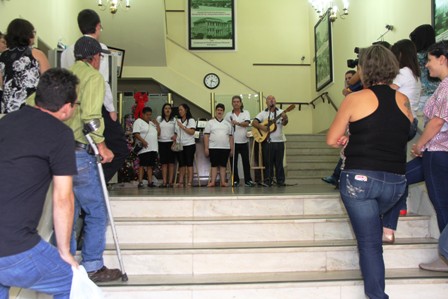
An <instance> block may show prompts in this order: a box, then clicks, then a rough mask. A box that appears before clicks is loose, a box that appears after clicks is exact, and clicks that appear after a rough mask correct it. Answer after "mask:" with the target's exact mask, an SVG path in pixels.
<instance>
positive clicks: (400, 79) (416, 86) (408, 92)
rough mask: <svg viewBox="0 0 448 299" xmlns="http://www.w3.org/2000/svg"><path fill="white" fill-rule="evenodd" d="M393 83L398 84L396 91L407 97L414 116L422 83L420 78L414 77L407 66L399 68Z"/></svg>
mask: <svg viewBox="0 0 448 299" xmlns="http://www.w3.org/2000/svg"><path fill="white" fill-rule="evenodd" d="M394 84H395V85H397V86H398V91H399V92H401V93H402V94H404V95H405V96H407V97H408V99H409V102H410V104H411V110H412V114H413V115H414V117H415V116H416V113H417V110H418V102H419V101H420V93H421V91H422V83H421V82H420V79H417V80H416V79H415V77H414V74H413V73H412V70H411V69H410V68H408V67H404V68H401V69H400V72H399V73H398V75H397V77H395V79H394Z"/></svg>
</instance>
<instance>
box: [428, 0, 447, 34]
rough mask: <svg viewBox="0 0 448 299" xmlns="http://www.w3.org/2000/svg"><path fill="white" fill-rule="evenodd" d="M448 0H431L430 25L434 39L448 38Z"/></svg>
mask: <svg viewBox="0 0 448 299" xmlns="http://www.w3.org/2000/svg"><path fill="white" fill-rule="evenodd" d="M447 19H448V0H432V26H433V27H434V31H435V32H436V41H441V40H446V39H448V22H447Z"/></svg>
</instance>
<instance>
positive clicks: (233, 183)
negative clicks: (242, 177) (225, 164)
mask: <svg viewBox="0 0 448 299" xmlns="http://www.w3.org/2000/svg"><path fill="white" fill-rule="evenodd" d="M232 121H233V117H232V116H230V122H231V123H232ZM232 129H233V132H232V135H233V156H232V167H231V168H230V169H231V170H232V176H231V180H230V181H231V184H232V190H233V188H234V187H235V186H234V185H235V131H236V126H235V125H234V124H232Z"/></svg>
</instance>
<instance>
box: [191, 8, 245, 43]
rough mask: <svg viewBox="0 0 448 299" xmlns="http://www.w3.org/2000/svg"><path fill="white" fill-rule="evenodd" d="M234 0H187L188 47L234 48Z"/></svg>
mask: <svg viewBox="0 0 448 299" xmlns="http://www.w3.org/2000/svg"><path fill="white" fill-rule="evenodd" d="M235 1H236V0H219V1H216V0H188V49H190V50H234V49H235Z"/></svg>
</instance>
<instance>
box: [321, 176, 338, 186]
mask: <svg viewBox="0 0 448 299" xmlns="http://www.w3.org/2000/svg"><path fill="white" fill-rule="evenodd" d="M321 180H322V181H324V182H325V183H327V184H330V185H333V186H336V184H337V183H338V181H337V180H336V179H335V178H334V177H333V176H332V175H330V176H326V177H324V178H321Z"/></svg>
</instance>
